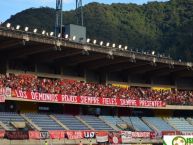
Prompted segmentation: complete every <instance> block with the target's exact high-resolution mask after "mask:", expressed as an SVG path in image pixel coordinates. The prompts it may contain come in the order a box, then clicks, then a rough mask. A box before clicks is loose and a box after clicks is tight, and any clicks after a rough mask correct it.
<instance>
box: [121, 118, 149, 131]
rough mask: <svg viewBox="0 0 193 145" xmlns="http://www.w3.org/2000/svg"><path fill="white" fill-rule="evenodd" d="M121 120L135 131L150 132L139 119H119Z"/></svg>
mask: <svg viewBox="0 0 193 145" xmlns="http://www.w3.org/2000/svg"><path fill="white" fill-rule="evenodd" d="M121 119H122V120H123V121H125V122H126V123H128V125H129V126H131V127H133V128H134V130H136V131H152V130H151V129H150V128H149V126H147V125H146V124H145V123H144V122H143V121H142V120H141V119H140V118H139V117H121Z"/></svg>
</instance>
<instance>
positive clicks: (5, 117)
mask: <svg viewBox="0 0 193 145" xmlns="http://www.w3.org/2000/svg"><path fill="white" fill-rule="evenodd" d="M0 121H1V122H3V123H4V124H5V125H6V126H7V127H8V128H9V130H15V128H14V127H13V126H12V125H11V122H25V120H24V118H23V117H22V116H20V115H19V114H17V113H14V112H0Z"/></svg>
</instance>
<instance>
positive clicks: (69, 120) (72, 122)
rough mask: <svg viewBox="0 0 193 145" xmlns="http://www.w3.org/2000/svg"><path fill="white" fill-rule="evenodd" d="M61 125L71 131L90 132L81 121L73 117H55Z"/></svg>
mask: <svg viewBox="0 0 193 145" xmlns="http://www.w3.org/2000/svg"><path fill="white" fill-rule="evenodd" d="M54 116H55V117H56V118H57V119H58V120H59V121H60V122H61V123H63V124H64V125H65V126H67V127H68V128H69V129H70V130H89V128H88V127H87V126H86V125H84V124H83V123H81V121H80V120H78V119H77V118H76V117H75V116H73V115H66V114H64V115H59V114H56V115H54Z"/></svg>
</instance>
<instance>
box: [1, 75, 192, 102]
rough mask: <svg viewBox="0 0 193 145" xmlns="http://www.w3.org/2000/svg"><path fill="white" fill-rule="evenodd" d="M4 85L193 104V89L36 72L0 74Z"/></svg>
mask: <svg viewBox="0 0 193 145" xmlns="http://www.w3.org/2000/svg"><path fill="white" fill-rule="evenodd" d="M0 87H10V88H12V89H18V90H24V91H34V92H41V93H54V94H65V95H78V96H93V97H114V98H116V97H117V98H127V99H132V100H135V99H141V100H150V101H165V102H166V103H167V104H176V105H193V91H177V90H152V89H151V88H139V87H129V88H121V87H115V86H112V85H102V84H96V83H85V82H79V81H74V80H66V79H49V78H39V77H37V76H34V75H27V74H21V75H15V74H9V75H0Z"/></svg>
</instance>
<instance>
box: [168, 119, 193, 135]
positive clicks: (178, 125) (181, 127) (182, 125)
mask: <svg viewBox="0 0 193 145" xmlns="http://www.w3.org/2000/svg"><path fill="white" fill-rule="evenodd" d="M166 120H167V121H168V123H169V124H170V125H171V126H173V127H174V128H175V129H176V130H178V131H190V132H191V131H193V125H191V124H190V123H189V122H188V121H187V120H185V118H177V117H174V118H172V117H170V118H166Z"/></svg>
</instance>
